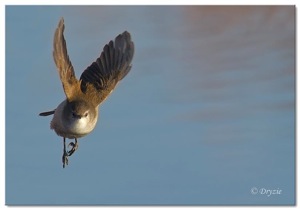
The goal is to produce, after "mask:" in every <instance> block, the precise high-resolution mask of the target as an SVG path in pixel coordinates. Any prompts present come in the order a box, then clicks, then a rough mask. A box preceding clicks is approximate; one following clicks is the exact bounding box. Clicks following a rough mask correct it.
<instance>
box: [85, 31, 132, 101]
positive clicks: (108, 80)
mask: <svg viewBox="0 0 300 210" xmlns="http://www.w3.org/2000/svg"><path fill="white" fill-rule="evenodd" d="M133 54H134V44H133V42H132V41H131V36H130V34H129V33H128V32H127V31H125V32H124V33H122V34H120V35H118V36H117V37H116V38H115V40H114V41H110V42H109V43H108V44H106V45H105V46H104V48H103V51H102V53H101V55H100V57H99V58H97V60H96V61H95V62H93V63H92V64H91V65H90V66H89V67H87V69H86V70H85V71H84V72H83V73H82V75H81V77H80V80H81V90H82V92H83V93H86V94H91V93H92V94H94V95H93V96H92V97H90V98H93V100H94V103H95V104H100V103H101V102H102V101H104V100H105V99H106V98H107V96H108V95H109V94H110V93H111V92H112V90H113V89H114V88H115V86H116V85H117V83H118V82H119V81H120V80H122V79H123V78H124V77H125V76H126V75H127V74H128V72H129V71H130V69H131V61H132V58H133ZM91 87H92V88H91ZM92 89H93V90H92Z"/></svg>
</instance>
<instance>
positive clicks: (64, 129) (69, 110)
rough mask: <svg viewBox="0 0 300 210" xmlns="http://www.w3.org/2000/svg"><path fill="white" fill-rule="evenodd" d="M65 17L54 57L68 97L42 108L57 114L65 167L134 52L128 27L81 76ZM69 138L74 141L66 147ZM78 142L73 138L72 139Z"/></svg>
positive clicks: (58, 30)
mask: <svg viewBox="0 0 300 210" xmlns="http://www.w3.org/2000/svg"><path fill="white" fill-rule="evenodd" d="M64 29H65V24H64V18H63V17H62V18H61V19H60V20H59V23H58V26H57V28H56V30H55V33H54V40H53V59H54V62H55V65H56V67H57V71H58V74H59V78H60V80H61V83H62V86H63V90H64V93H65V95H66V99H65V100H63V101H62V102H61V103H60V104H59V105H58V106H57V107H56V108H55V109H53V110H51V111H46V112H41V113H40V114H39V115H40V116H49V115H53V118H52V121H51V123H50V128H51V129H53V130H54V131H55V133H56V134H57V135H58V136H60V137H62V138H63V156H62V163H63V168H65V166H66V165H68V163H69V160H68V157H70V156H71V155H72V154H74V152H75V151H76V150H77V149H78V139H79V138H82V137H84V136H86V135H88V134H89V133H90V132H91V131H93V130H94V128H95V126H96V124H97V121H98V118H99V117H98V116H99V106H100V105H101V104H102V102H104V101H105V100H106V99H107V97H108V96H109V95H110V94H111V93H112V91H113V90H114V89H115V87H116V85H117V84H118V83H119V82H120V81H121V80H122V79H123V78H124V77H125V76H126V75H127V74H128V73H129V71H130V70H131V67H132V64H131V63H132V59H133V55H134V43H133V41H132V40H131V35H130V33H129V32H127V31H124V32H123V33H122V34H119V35H118V36H117V37H116V38H115V39H114V40H111V41H109V43H108V44H106V45H105V46H104V47H103V51H102V52H101V54H100V56H99V57H98V58H97V59H96V61H94V62H93V63H92V64H91V65H90V66H88V67H87V68H86V69H85V70H84V71H83V72H82V74H81V76H80V78H79V79H77V78H76V76H75V72H74V68H73V66H72V63H71V61H70V58H69V55H68V52H67V44H66V40H65V38H64ZM66 139H71V142H70V143H69V145H68V148H69V147H71V149H70V150H67V148H66ZM73 139H74V140H75V142H72V140H73Z"/></svg>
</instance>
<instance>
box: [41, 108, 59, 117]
mask: <svg viewBox="0 0 300 210" xmlns="http://www.w3.org/2000/svg"><path fill="white" fill-rule="evenodd" d="M54 112H55V109H54V110H53V111H49V112H42V113H40V114H39V115H40V116H48V115H51V114H54Z"/></svg>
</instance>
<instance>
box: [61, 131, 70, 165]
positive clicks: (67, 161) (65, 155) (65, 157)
mask: <svg viewBox="0 0 300 210" xmlns="http://www.w3.org/2000/svg"><path fill="white" fill-rule="evenodd" d="M68 156H69V155H68V153H67V150H66V138H65V137H64V151H63V156H62V162H63V168H64V167H65V165H68V163H69V160H68Z"/></svg>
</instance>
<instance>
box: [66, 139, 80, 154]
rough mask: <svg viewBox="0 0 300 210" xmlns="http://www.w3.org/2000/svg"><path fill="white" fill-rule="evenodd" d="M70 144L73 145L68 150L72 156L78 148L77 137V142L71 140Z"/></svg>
mask: <svg viewBox="0 0 300 210" xmlns="http://www.w3.org/2000/svg"><path fill="white" fill-rule="evenodd" d="M68 146H72V148H71V150H70V151H68V156H71V155H72V154H73V153H74V152H75V151H76V150H77V149H78V142H77V138H75V143H74V142H70V144H69V145H68Z"/></svg>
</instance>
